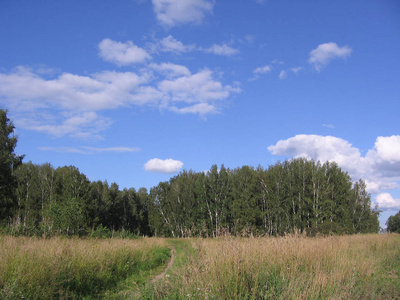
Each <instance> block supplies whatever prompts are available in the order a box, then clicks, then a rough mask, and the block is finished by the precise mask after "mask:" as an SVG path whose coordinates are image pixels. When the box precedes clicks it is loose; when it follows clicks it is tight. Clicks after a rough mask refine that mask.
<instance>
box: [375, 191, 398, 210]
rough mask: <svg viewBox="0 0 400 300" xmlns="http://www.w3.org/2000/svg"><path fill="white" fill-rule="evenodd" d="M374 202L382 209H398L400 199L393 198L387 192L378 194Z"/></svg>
mask: <svg viewBox="0 0 400 300" xmlns="http://www.w3.org/2000/svg"><path fill="white" fill-rule="evenodd" d="M375 203H376V204H377V205H378V206H379V208H381V209H383V210H400V199H394V198H393V197H392V195H390V194H389V193H381V194H378V195H377V196H376V197H375Z"/></svg>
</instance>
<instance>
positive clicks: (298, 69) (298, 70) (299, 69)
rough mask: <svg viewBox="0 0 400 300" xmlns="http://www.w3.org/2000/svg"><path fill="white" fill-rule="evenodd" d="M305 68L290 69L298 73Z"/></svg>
mask: <svg viewBox="0 0 400 300" xmlns="http://www.w3.org/2000/svg"><path fill="white" fill-rule="evenodd" d="M302 70H304V68H303V67H295V68H290V71H292V72H293V73H295V74H297V73H299V72H300V71H302Z"/></svg>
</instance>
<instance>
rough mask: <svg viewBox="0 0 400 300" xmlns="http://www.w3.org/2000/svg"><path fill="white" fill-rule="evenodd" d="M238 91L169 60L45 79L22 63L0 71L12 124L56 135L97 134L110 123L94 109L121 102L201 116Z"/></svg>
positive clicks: (0, 90) (0, 98)
mask: <svg viewBox="0 0 400 300" xmlns="http://www.w3.org/2000/svg"><path fill="white" fill-rule="evenodd" d="M154 73H156V74H154ZM238 92H240V88H238V87H236V86H230V85H223V84H222V83H221V82H220V81H219V80H217V79H215V78H214V75H213V72H212V71H210V70H207V69H205V70H202V71H200V72H197V73H194V74H192V73H191V72H190V70H189V69H188V68H187V67H185V66H182V65H176V64H172V63H161V64H154V63H153V64H150V65H148V66H147V67H146V68H142V69H141V71H140V73H135V72H116V71H104V72H100V73H94V74H89V75H85V76H81V75H75V74H70V73H63V74H61V75H59V76H55V77H52V78H47V77H45V76H44V75H42V74H38V73H37V72H35V71H34V70H32V69H29V68H25V67H19V68H16V69H15V70H13V71H12V72H9V73H0V103H5V104H6V107H7V108H9V109H10V111H11V112H12V113H13V116H14V121H15V123H16V124H17V125H18V126H20V127H22V128H26V129H31V130H36V131H40V132H45V133H48V134H51V135H53V136H56V137H60V136H71V137H81V138H88V137H89V136H92V138H96V139H98V138H101V136H100V135H99V133H100V132H101V131H102V130H104V129H105V128H107V127H109V126H110V125H111V123H112V122H111V120H110V119H108V118H104V117H102V116H101V115H100V114H99V112H100V111H104V110H109V109H116V108H120V107H133V106H150V107H157V108H160V109H166V110H170V111H173V112H176V113H180V114H183V113H197V114H199V115H202V116H204V115H205V114H207V113H215V112H218V110H219V107H221V106H222V104H223V102H224V101H225V100H226V99H227V98H228V97H229V96H231V95H232V94H234V93H238Z"/></svg>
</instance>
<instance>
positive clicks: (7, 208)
mask: <svg viewBox="0 0 400 300" xmlns="http://www.w3.org/2000/svg"><path fill="white" fill-rule="evenodd" d="M14 128H15V127H14V125H13V123H12V122H11V121H10V119H9V118H8V117H7V111H5V110H3V109H0V224H1V223H5V222H7V221H9V218H10V217H11V216H13V214H14V212H15V208H16V206H17V205H16V204H17V203H16V196H15V190H16V187H17V182H16V179H15V175H14V171H15V169H16V168H17V166H18V165H20V164H21V162H22V158H23V156H18V155H16V154H15V153H14V149H15V147H16V145H17V137H16V136H15V135H14Z"/></svg>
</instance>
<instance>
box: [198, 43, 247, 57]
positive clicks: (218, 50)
mask: <svg viewBox="0 0 400 300" xmlns="http://www.w3.org/2000/svg"><path fill="white" fill-rule="evenodd" d="M204 51H205V52H206V53H213V54H216V55H224V56H233V55H236V54H238V53H239V50H237V49H234V48H232V47H230V46H228V45H227V44H222V45H216V44H214V45H212V46H211V47H210V48H207V49H205V50H204Z"/></svg>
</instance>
